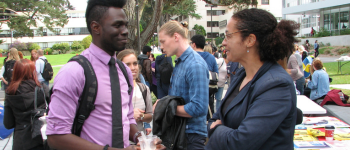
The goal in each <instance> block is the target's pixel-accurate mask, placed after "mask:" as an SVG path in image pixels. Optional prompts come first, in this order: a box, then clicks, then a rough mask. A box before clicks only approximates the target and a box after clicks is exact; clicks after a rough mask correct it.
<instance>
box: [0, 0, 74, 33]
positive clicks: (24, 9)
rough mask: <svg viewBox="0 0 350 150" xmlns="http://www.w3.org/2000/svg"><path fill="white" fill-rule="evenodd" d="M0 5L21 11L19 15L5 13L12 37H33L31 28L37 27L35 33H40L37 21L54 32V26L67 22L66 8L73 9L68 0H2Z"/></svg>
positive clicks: (61, 25)
mask: <svg viewBox="0 0 350 150" xmlns="http://www.w3.org/2000/svg"><path fill="white" fill-rule="evenodd" d="M0 6H6V7H7V8H9V9H12V10H14V11H18V12H21V13H23V15H19V16H11V15H10V16H9V15H8V14H5V15H6V16H9V19H8V22H7V25H8V26H9V28H10V29H14V37H22V36H30V37H33V36H34V29H33V28H38V29H37V30H36V31H37V34H39V35H42V34H43V27H38V22H41V23H42V24H44V25H45V27H46V28H48V29H49V30H50V31H52V32H55V31H54V27H64V25H65V24H67V23H68V17H67V15H66V14H65V12H66V10H73V9H74V8H73V7H72V5H70V3H69V0H2V2H0ZM0 15H1V14H0ZM0 27H1V24H0Z"/></svg>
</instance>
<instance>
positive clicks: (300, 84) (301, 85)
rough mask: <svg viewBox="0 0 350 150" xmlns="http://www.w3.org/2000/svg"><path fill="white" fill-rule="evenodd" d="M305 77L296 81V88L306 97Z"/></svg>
mask: <svg viewBox="0 0 350 150" xmlns="http://www.w3.org/2000/svg"><path fill="white" fill-rule="evenodd" d="M304 86H305V77H304V76H302V77H301V78H300V79H298V80H296V88H297V90H298V91H299V92H300V95H304Z"/></svg>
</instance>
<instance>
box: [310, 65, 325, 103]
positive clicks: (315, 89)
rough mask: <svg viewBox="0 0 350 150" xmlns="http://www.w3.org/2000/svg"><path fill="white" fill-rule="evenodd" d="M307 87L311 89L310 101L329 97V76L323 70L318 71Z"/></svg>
mask: <svg viewBox="0 0 350 150" xmlns="http://www.w3.org/2000/svg"><path fill="white" fill-rule="evenodd" d="M307 86H308V87H309V88H310V89H311V93H310V99H312V100H316V99H318V98H320V97H322V96H324V95H327V93H328V91H329V76H328V74H327V72H326V71H324V70H323V69H320V70H316V71H315V72H314V74H312V78H311V81H310V82H309V83H308V85H307Z"/></svg>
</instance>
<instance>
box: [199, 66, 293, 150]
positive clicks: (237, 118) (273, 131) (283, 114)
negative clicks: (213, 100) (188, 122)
mask: <svg viewBox="0 0 350 150" xmlns="http://www.w3.org/2000/svg"><path fill="white" fill-rule="evenodd" d="M269 63H270V62H265V63H264V65H263V66H262V67H261V68H260V69H259V71H258V73H259V72H261V69H262V68H264V67H266V66H267V65H268V64H269ZM270 64H272V66H271V68H270V69H269V70H268V71H267V72H266V73H265V74H264V75H262V76H261V77H260V78H259V79H258V80H256V76H255V77H254V78H253V80H252V81H254V80H256V81H255V83H254V84H252V81H250V82H249V83H248V84H247V85H245V87H244V88H243V89H242V90H241V91H240V92H239V94H238V95H237V96H236V97H235V98H234V99H233V100H232V101H231V103H229V104H228V107H227V109H226V111H225V114H222V113H221V109H222V106H223V105H221V106H220V107H219V109H218V111H217V112H216V113H214V115H213V118H211V119H210V120H209V122H208V130H209V128H210V125H211V124H212V123H213V122H214V121H215V120H217V119H220V120H221V121H222V125H218V126H216V128H214V129H213V130H209V141H208V143H207V145H206V147H205V149H207V150H213V149H216V150H257V149H259V150H293V149H294V145H293V137H294V128H295V124H296V118H297V111H296V94H295V88H294V83H293V80H292V78H291V77H290V75H289V74H288V73H287V72H286V71H285V70H284V69H283V68H282V67H281V66H280V65H278V64H277V63H270ZM258 73H257V74H258ZM245 76H246V74H245V70H244V68H242V69H240V70H239V71H238V72H237V77H236V78H235V79H234V81H233V82H232V83H231V85H230V87H229V89H228V90H227V93H226V96H225V97H224V99H223V100H222V104H224V103H225V101H226V100H227V98H228V96H229V94H230V93H232V92H233V91H234V89H235V87H236V86H237V85H238V84H239V83H240V82H241V81H242V80H243V79H244V77H245ZM249 87H252V88H253V89H252V90H249V89H250V88H249ZM249 94H250V97H251V98H250V101H251V103H249V102H248V101H249V100H248V97H249Z"/></svg>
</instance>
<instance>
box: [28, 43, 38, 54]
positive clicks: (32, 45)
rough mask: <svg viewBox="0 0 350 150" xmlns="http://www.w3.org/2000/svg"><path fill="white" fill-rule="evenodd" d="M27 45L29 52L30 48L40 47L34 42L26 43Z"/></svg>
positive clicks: (36, 48)
mask: <svg viewBox="0 0 350 150" xmlns="http://www.w3.org/2000/svg"><path fill="white" fill-rule="evenodd" d="M27 47H28V50H29V52H32V50H38V49H41V47H40V46H39V45H38V44H36V43H27Z"/></svg>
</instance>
